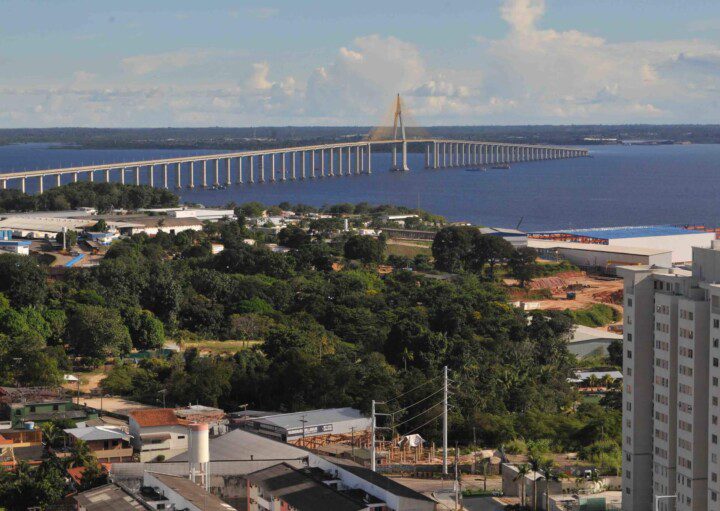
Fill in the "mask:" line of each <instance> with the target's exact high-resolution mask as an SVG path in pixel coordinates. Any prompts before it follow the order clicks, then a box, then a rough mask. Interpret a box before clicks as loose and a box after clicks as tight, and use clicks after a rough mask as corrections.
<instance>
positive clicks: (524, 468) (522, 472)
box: [513, 463, 530, 506]
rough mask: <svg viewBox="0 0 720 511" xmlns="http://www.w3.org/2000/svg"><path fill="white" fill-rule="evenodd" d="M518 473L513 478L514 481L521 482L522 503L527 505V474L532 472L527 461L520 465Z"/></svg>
mask: <svg viewBox="0 0 720 511" xmlns="http://www.w3.org/2000/svg"><path fill="white" fill-rule="evenodd" d="M517 471H518V473H517V475H516V476H515V477H514V478H513V481H519V482H520V505H521V506H524V505H525V476H526V475H528V474H529V473H530V466H529V465H528V464H527V463H523V464H522V465H518V467H517Z"/></svg>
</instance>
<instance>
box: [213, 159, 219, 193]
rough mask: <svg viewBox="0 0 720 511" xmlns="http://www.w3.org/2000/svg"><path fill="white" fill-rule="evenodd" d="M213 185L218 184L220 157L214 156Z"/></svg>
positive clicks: (216, 185)
mask: <svg viewBox="0 0 720 511" xmlns="http://www.w3.org/2000/svg"><path fill="white" fill-rule="evenodd" d="M213 186H215V187H218V186H220V158H215V182H214V183H213Z"/></svg>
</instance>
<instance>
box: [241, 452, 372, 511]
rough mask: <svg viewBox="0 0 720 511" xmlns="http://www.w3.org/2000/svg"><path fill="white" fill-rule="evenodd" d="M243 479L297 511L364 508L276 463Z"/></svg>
mask: <svg viewBox="0 0 720 511" xmlns="http://www.w3.org/2000/svg"><path fill="white" fill-rule="evenodd" d="M246 479H247V480H248V481H249V482H250V484H253V485H255V486H259V487H261V488H263V489H264V490H266V491H267V492H268V493H270V495H272V496H273V497H276V498H280V499H281V500H283V501H285V502H287V503H288V504H289V505H290V506H292V507H293V508H295V509H298V510H299V511H306V510H307V511H323V510H327V511H360V510H361V509H365V508H366V506H365V505H364V504H361V503H359V502H357V501H356V500H354V499H351V498H350V497H347V496H345V495H343V494H342V493H340V492H338V491H335V490H333V489H332V488H330V487H328V486H327V485H325V484H323V483H321V482H319V481H317V480H316V479H314V478H313V477H311V476H310V475H309V474H307V473H305V471H304V470H297V469H295V468H293V467H291V466H290V465H288V464H287V463H279V464H277V465H274V466H272V467H268V468H265V469H262V470H258V471H257V472H253V473H252V474H248V475H247V476H246Z"/></svg>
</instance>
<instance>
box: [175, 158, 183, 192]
mask: <svg viewBox="0 0 720 511" xmlns="http://www.w3.org/2000/svg"><path fill="white" fill-rule="evenodd" d="M175 188H177V189H178V190H179V189H180V188H182V163H180V162H178V164H177V169H176V171H175Z"/></svg>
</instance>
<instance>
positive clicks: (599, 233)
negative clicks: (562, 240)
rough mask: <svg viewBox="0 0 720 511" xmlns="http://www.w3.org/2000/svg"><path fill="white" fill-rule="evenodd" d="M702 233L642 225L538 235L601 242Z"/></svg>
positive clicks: (570, 230)
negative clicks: (562, 235) (564, 235)
mask: <svg viewBox="0 0 720 511" xmlns="http://www.w3.org/2000/svg"><path fill="white" fill-rule="evenodd" d="M700 233H701V231H691V230H689V229H683V228H682V227H675V226H674V225H640V226H627V227H599V228H595V229H567V230H559V231H545V232H543V233H538V234H569V235H571V236H584V237H587V238H597V239H601V240H607V239H618V238H645V237H653V236H678V235H685V234H700Z"/></svg>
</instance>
